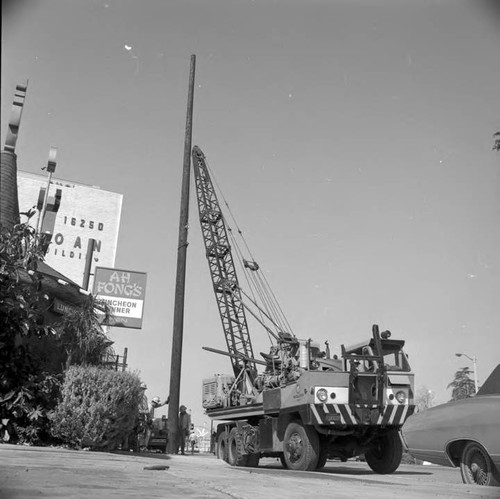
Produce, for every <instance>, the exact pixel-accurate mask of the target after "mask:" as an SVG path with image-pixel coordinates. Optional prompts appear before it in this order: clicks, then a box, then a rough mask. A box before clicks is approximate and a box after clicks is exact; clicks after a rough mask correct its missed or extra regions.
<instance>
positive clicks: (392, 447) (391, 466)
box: [365, 430, 403, 475]
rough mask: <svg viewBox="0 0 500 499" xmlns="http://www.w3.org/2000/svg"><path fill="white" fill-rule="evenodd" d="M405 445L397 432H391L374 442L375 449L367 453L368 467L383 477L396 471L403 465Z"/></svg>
mask: <svg viewBox="0 0 500 499" xmlns="http://www.w3.org/2000/svg"><path fill="white" fill-rule="evenodd" d="M402 456H403V444H402V443H401V439H400V438H399V433H398V431H397V430H390V431H388V432H387V433H385V434H384V435H381V436H380V437H378V438H377V439H375V440H374V442H373V447H372V448H371V449H370V450H369V451H368V452H366V453H365V459H366V462H367V463H368V466H370V468H371V469H372V470H373V471H374V472H375V473H379V474H381V475H387V474H389V473H393V472H394V471H396V470H397V469H398V467H399V465H400V464H401V457H402Z"/></svg>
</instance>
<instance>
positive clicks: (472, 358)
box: [455, 353, 478, 393]
mask: <svg viewBox="0 0 500 499" xmlns="http://www.w3.org/2000/svg"><path fill="white" fill-rule="evenodd" d="M455 355H456V356H457V357H462V355H463V356H464V357H467V358H468V359H469V360H470V361H472V365H473V368H474V388H475V390H476V392H475V393H477V392H478V386H477V365H476V364H477V358H476V356H475V355H473V356H472V357H469V356H468V355H467V354H465V353H456V354H455Z"/></svg>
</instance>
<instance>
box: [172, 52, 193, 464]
mask: <svg viewBox="0 0 500 499" xmlns="http://www.w3.org/2000/svg"><path fill="white" fill-rule="evenodd" d="M195 64H196V56H195V55H192V56H191V68H190V72H189V90H188V103H187V115H186V135H185V139H184V166H183V173H182V187H181V211H180V219H179V244H178V247H177V277H176V281H175V304H174V327H173V333H172V360H171V364H170V394H169V395H170V402H169V405H168V449H167V451H168V453H169V454H175V453H176V452H177V444H178V442H179V441H180V440H179V438H184V436H183V435H179V399H180V387H181V364H182V337H183V331H184V288H185V280H186V255H187V246H188V221H189V183H190V173H191V136H192V123H193V99H194V73H195Z"/></svg>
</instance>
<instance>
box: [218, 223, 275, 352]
mask: <svg viewBox="0 0 500 499" xmlns="http://www.w3.org/2000/svg"><path fill="white" fill-rule="evenodd" d="M226 226H227V228H228V232H229V238H230V239H231V241H233V247H234V248H235V249H236V256H237V259H238V263H239V264H240V267H241V270H242V271H243V274H244V276H245V280H246V282H247V284H248V288H249V289H250V292H251V294H252V297H253V299H254V301H256V299H255V293H257V294H259V296H260V290H259V288H258V287H257V286H256V285H255V279H254V277H253V275H252V274H253V273H252V272H248V271H247V270H246V269H245V266H244V265H243V264H242V261H243V259H244V258H243V255H242V252H241V249H240V247H239V245H238V242H237V241H236V238H235V237H234V234H233V231H232V229H231V228H230V227H229V225H227V222H226ZM254 288H255V289H254ZM261 300H262V298H261ZM258 310H259V313H260V314H261V321H264V318H263V317H262V311H261V309H260V308H258ZM265 330H266V333H267V335H268V338H269V341H270V342H271V344H272V339H271V335H270V334H269V331H268V330H267V328H266V329H265Z"/></svg>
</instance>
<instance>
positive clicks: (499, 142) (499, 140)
mask: <svg viewBox="0 0 500 499" xmlns="http://www.w3.org/2000/svg"><path fill="white" fill-rule="evenodd" d="M493 137H494V138H495V143H494V144H493V150H494V151H500V132H496V133H494V134H493Z"/></svg>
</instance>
